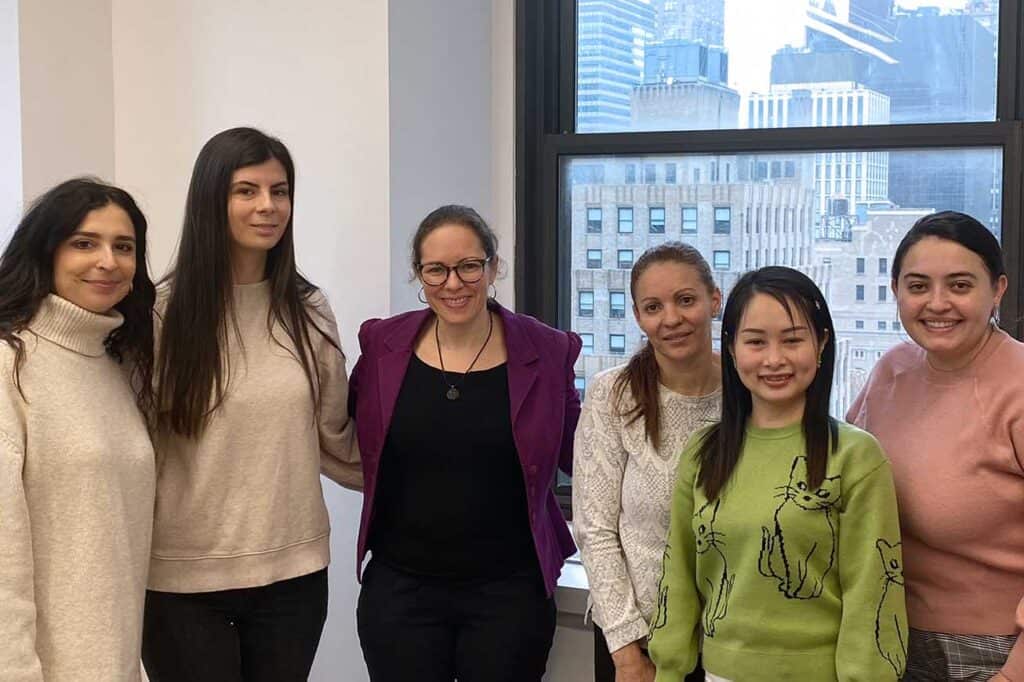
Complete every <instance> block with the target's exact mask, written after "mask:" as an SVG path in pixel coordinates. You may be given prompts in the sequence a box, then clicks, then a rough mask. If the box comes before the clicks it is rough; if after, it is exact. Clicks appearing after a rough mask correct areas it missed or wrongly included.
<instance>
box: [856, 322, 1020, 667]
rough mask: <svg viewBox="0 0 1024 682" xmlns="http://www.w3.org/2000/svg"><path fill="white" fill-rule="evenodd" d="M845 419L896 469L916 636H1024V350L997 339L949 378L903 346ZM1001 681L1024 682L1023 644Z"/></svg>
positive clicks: (1006, 338) (885, 363) (913, 349)
mask: <svg viewBox="0 0 1024 682" xmlns="http://www.w3.org/2000/svg"><path fill="white" fill-rule="evenodd" d="M847 420H848V421H850V422H852V423H854V424H856V425H857V426H860V427H861V428H863V429H866V430H867V431H870V432H871V433H872V434H874V435H875V437H877V438H878V440H879V441H880V442H881V443H882V446H883V448H884V449H885V451H886V453H887V454H888V455H889V458H890V460H891V461H892V470H893V475H894V476H895V479H896V490H897V495H898V498H899V506H900V523H901V526H902V532H903V559H904V576H905V580H906V595H907V613H908V617H909V619H910V626H911V627H914V628H918V629H921V630H930V631H935V632H947V633H958V634H978V635H1007V634H1015V633H1016V634H1018V635H1019V633H1020V630H1021V628H1022V627H1024V600H1022V598H1024V344H1022V343H1019V342H1017V341H1015V340H1014V339H1013V338H1011V337H1010V336H1008V335H1007V334H1005V333H1003V332H1001V331H1000V332H996V333H995V334H993V336H992V337H991V338H990V339H989V341H988V343H987V344H986V346H985V347H984V348H983V349H982V351H981V353H980V354H979V355H978V357H977V358H975V359H974V361H972V363H971V364H970V365H969V366H967V367H965V368H963V369H960V370H956V371H952V372H941V371H938V370H935V369H933V368H932V367H931V366H930V365H929V364H928V362H927V361H926V360H925V352H924V350H923V349H921V348H920V347H918V346H916V345H914V344H911V343H904V344H901V345H900V346H898V347H896V348H893V349H892V350H890V351H889V352H888V353H887V354H886V355H885V356H884V357H883V358H882V359H881V360H880V361H879V363H878V365H877V366H876V367H875V369H874V371H873V372H872V374H871V378H870V379H869V380H868V383H867V385H866V386H865V387H864V390H863V391H861V394H860V396H858V398H857V400H856V401H855V402H854V404H853V407H851V408H850V411H849V413H848V414H847ZM1003 672H1004V673H1005V674H1006V676H1007V677H1009V678H1010V679H1011V680H1014V682H1024V637H1020V638H1019V639H1018V641H1017V645H1016V646H1015V647H1014V649H1013V651H1012V653H1011V654H1010V658H1009V660H1008V661H1007V662H1006V665H1005V667H1004V668H1003Z"/></svg>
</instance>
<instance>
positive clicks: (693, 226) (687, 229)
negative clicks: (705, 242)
mask: <svg viewBox="0 0 1024 682" xmlns="http://www.w3.org/2000/svg"><path fill="white" fill-rule="evenodd" d="M683 234H697V207H696V206H683Z"/></svg>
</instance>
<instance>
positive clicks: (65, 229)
mask: <svg viewBox="0 0 1024 682" xmlns="http://www.w3.org/2000/svg"><path fill="white" fill-rule="evenodd" d="M153 298H154V291H153V283H152V282H151V281H150V279H149V274H148V272H147V271H146V219H145V218H144V217H143V215H142V213H141V212H140V211H139V209H138V207H137V206H136V205H135V202H134V201H133V200H132V198H131V197H130V196H129V195H128V194H127V193H125V192H124V191H123V190H120V189H118V188H116V187H111V186H109V185H105V184H103V183H100V182H97V181H94V180H88V179H78V180H69V181H67V182H64V183H62V184H60V185H58V186H57V187H55V188H53V189H51V190H50V191H49V192H47V193H46V194H45V195H43V196H42V197H41V198H40V199H39V200H38V201H37V202H36V203H35V205H34V206H33V207H32V208H31V209H30V210H29V211H28V213H27V214H26V215H25V218H24V219H23V220H22V221H21V224H20V225H19V226H18V228H17V230H16V231H15V233H14V236H13V237H12V238H11V241H10V243H9V244H8V245H7V248H6V250H5V251H4V253H3V255H2V256H0V604H2V605H3V606H2V607H0V679H2V680H4V681H5V682H43V680H46V682H109V681H110V680H119V681H125V682H136V681H137V680H139V646H140V639H141V633H142V608H143V599H144V595H145V587H146V571H147V569H148V565H149V543H150V532H151V521H152V517H153V480H154V471H153V450H152V447H151V445H150V441H149V435H148V433H147V431H146V421H145V419H144V417H143V411H145V410H147V409H148V408H149V406H150V403H151V394H150V393H149V392H148V391H138V392H136V391H133V390H132V388H131V386H132V385H134V386H137V387H147V388H148V387H149V386H150V385H151V383H150V377H151V373H152V357H153V356H152V348H153V325H152V307H153ZM140 408H141V409H140Z"/></svg>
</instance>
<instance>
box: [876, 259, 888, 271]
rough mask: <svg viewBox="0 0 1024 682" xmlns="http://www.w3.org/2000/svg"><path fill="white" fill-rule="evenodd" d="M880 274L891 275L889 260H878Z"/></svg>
mask: <svg viewBox="0 0 1024 682" xmlns="http://www.w3.org/2000/svg"><path fill="white" fill-rule="evenodd" d="M878 274H879V275H888V274H889V259H888V258H879V259H878Z"/></svg>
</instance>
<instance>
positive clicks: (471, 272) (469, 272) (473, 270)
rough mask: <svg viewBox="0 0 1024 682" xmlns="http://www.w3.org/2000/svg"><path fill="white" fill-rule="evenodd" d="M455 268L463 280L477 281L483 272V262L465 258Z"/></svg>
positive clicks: (468, 281)
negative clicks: (465, 259)
mask: <svg viewBox="0 0 1024 682" xmlns="http://www.w3.org/2000/svg"><path fill="white" fill-rule="evenodd" d="M457 270H458V271H459V277H460V278H461V279H462V281H463V282H467V283H472V282H476V281H479V279H480V278H481V277H483V274H484V264H483V262H482V261H478V260H467V261H462V262H461V263H459V265H458V268H457Z"/></svg>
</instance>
